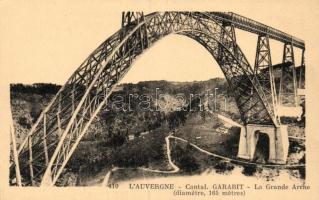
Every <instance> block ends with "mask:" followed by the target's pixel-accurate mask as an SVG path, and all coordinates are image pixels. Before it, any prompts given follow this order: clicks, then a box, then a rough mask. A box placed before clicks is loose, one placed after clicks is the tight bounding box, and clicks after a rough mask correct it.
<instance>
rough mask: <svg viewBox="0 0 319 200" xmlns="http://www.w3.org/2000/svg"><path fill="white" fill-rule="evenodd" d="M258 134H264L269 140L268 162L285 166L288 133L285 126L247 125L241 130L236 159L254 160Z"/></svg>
mask: <svg viewBox="0 0 319 200" xmlns="http://www.w3.org/2000/svg"><path fill="white" fill-rule="evenodd" d="M260 133H264V134H266V135H267V136H268V138H269V148H268V149H269V158H268V162H270V163H276V164H286V161H287V156H288V148H289V141H288V132H287V126H285V125H281V126H280V127H275V126H273V125H258V124H248V125H247V126H244V127H242V128H241V132H240V140H239V149H238V155H237V156H238V157H239V158H243V159H247V160H253V159H254V158H255V152H256V145H257V142H258V138H259V135H260Z"/></svg>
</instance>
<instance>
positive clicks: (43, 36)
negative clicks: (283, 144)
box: [0, 0, 318, 84]
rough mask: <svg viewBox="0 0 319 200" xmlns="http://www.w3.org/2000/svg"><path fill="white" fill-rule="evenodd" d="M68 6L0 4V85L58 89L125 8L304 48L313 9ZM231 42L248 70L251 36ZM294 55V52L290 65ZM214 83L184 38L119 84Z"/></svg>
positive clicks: (215, 72)
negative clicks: (255, 29) (284, 37)
mask: <svg viewBox="0 0 319 200" xmlns="http://www.w3.org/2000/svg"><path fill="white" fill-rule="evenodd" d="M75 2H76V1H68V2H65V1H45V2H44V1H38V0H35V1H32V3H31V2H28V1H24V2H19V4H17V2H16V1H0V9H1V11H2V12H1V14H0V15H1V17H0V23H1V27H2V29H1V30H0V36H2V38H1V43H0V66H1V71H0V74H2V76H3V77H2V78H1V81H7V82H10V83H16V82H19V83H35V82H52V83H58V84H63V83H65V82H66V80H67V79H68V78H69V77H70V76H71V74H72V73H73V72H74V71H75V69H76V68H77V67H78V66H79V65H80V64H81V63H82V62H83V61H84V60H85V58H86V57H87V56H88V55H89V54H90V53H91V52H92V51H93V50H94V49H95V48H96V47H97V46H98V45H99V44H100V43H102V42H103V41H104V40H105V39H107V38H108V37H109V36H110V35H112V34H113V33H114V32H115V31H117V30H118V29H119V28H120V24H121V12H122V11H123V10H128V9H130V8H132V9H131V10H134V9H135V10H145V11H144V13H145V14H147V13H150V12H153V11H156V10H209V11H233V12H235V13H238V14H241V15H243V16H246V17H248V18H252V19H255V20H257V21H259V22H262V23H264V24H267V25H270V26H273V27H275V28H278V29H280V30H282V31H284V32H287V33H289V34H291V35H294V36H296V37H299V38H301V39H304V40H305V41H306V45H308V44H307V37H309V36H313V35H309V33H310V32H309V33H308V32H307V34H305V29H306V28H309V27H307V24H306V22H307V20H309V19H307V18H306V17H307V16H305V12H311V9H312V7H311V6H310V5H309V4H305V3H304V1H296V2H298V3H295V4H291V3H290V4H287V3H283V2H282V3H279V2H278V3H277V2H276V1H268V3H267V4H266V3H263V2H262V1H254V3H252V2H250V1H242V3H241V4H240V6H238V4H230V3H229V4H228V3H227V4H225V3H224V4H220V3H216V4H213V3H208V1H203V2H204V3H203V4H199V5H198V8H196V7H194V6H192V5H193V4H190V3H184V4H172V3H170V2H169V1H163V2H164V3H162V4H159V3H155V2H154V1H144V4H129V3H128V2H126V5H125V4H121V1H119V3H110V2H109V1H97V0H93V1H81V2H78V1H77V2H78V3H75ZM142 2H143V1H142ZM145 2H146V3H145ZM176 2H177V1H176ZM210 2H221V1H210ZM230 2H231V1H230ZM245 2H247V3H245ZM123 5H125V6H123ZM207 5H208V6H207ZM236 34H237V41H238V43H239V45H240V47H241V49H242V51H243V52H244V53H245V55H246V57H247V58H248V60H249V62H250V64H251V65H253V64H254V59H255V49H256V41H257V36H256V35H254V34H251V33H247V32H244V31H240V30H238V29H237V30H236ZM316 40H317V41H318V39H316ZM270 45H271V50H272V61H273V64H276V63H279V62H281V60H282V51H283V44H282V43H279V42H276V41H271V43H270ZM306 53H307V52H306ZM300 54H301V53H300V52H299V51H298V50H297V49H296V63H297V64H298V63H300ZM214 77H223V74H222V72H221V70H220V68H219V67H218V65H217V63H216V61H215V60H214V59H213V58H212V57H211V56H210V54H209V53H208V52H207V51H206V50H205V49H204V48H203V47H202V46H200V45H199V44H198V43H197V42H196V41H194V40H192V39H190V38H187V37H185V36H179V35H170V36H168V37H166V38H164V39H161V40H160V41H159V42H158V43H157V44H156V45H154V46H153V47H152V48H151V49H149V50H148V51H147V52H145V53H144V54H143V55H142V56H140V57H139V58H138V59H137V60H136V61H135V62H134V64H133V66H132V68H131V70H130V71H129V72H128V74H127V75H126V76H125V77H124V79H123V80H122V82H134V83H135V82H138V81H144V80H163V79H165V80H170V81H193V80H207V79H210V78H214Z"/></svg>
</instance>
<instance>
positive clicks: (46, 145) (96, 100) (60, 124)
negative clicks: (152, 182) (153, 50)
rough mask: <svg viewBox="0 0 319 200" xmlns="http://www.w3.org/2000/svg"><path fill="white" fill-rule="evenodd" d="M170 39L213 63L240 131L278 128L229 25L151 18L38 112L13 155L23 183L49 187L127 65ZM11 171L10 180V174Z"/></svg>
mask: <svg viewBox="0 0 319 200" xmlns="http://www.w3.org/2000/svg"><path fill="white" fill-rule="evenodd" d="M174 33H175V34H180V35H185V36H187V37H190V38H192V39H194V40H196V41H197V42H199V43H200V44H202V45H203V46H204V47H205V48H206V49H207V50H208V51H209V52H210V54H211V55H212V56H213V57H214V58H215V59H216V61H217V63H218V64H219V66H220V68H221V69H222V71H223V73H224V75H225V77H226V79H227V81H228V83H229V86H230V88H231V90H232V91H233V94H234V97H235V100H236V103H237V106H238V109H239V111H240V114H241V119H242V122H243V124H244V125H247V124H268V125H274V126H277V125H278V122H277V119H276V117H275V116H274V112H273V106H272V104H271V102H270V101H269V98H267V97H266V95H265V93H264V91H263V88H262V86H261V85H260V83H259V81H258V79H256V78H254V72H253V69H252V68H251V66H250V65H249V63H248V61H247V59H246V57H245V56H244V54H243V52H242V51H241V49H240V48H239V47H238V45H237V43H236V40H235V37H234V35H235V34H234V29H233V28H232V27H231V26H229V24H226V23H221V22H220V21H217V20H215V19H213V18H212V17H210V16H209V15H208V14H205V13H198V12H164V13H152V14H149V15H147V16H145V17H143V16H140V17H137V18H135V19H131V20H130V21H129V23H127V24H123V27H122V28H121V29H120V30H119V31H118V32H116V33H115V34H113V35H112V36H111V37H109V38H108V39H107V40H106V41H105V42H103V43H102V44H101V45H100V46H99V47H98V48H97V49H96V50H95V51H94V52H93V53H92V54H91V55H90V56H89V57H88V58H87V59H86V60H85V61H84V62H83V63H82V64H81V66H80V67H79V68H78V69H77V70H76V71H75V72H74V73H73V75H72V76H71V77H70V78H69V80H68V81H67V82H66V83H65V85H64V86H63V87H62V88H61V89H60V91H59V92H58V94H57V95H56V96H55V97H54V98H53V100H52V101H51V103H50V104H49V105H48V106H47V107H46V108H45V109H44V111H43V112H42V114H41V115H40V117H39V118H38V120H37V121H36V123H35V124H34V126H33V127H32V129H31V131H30V133H29V134H28V136H27V137H26V139H25V140H24V142H23V143H22V144H21V145H20V146H19V149H18V154H19V155H18V156H19V157H18V158H19V165H20V171H21V174H22V177H23V179H24V180H23V181H24V182H25V183H26V184H29V185H38V184H40V183H41V185H54V184H55V183H56V182H57V180H58V178H59V176H60V175H61V174H62V173H63V169H64V167H65V166H66V164H67V162H68V160H69V159H70V157H71V155H72V153H73V152H74V150H75V149H76V147H77V145H78V143H79V141H80V140H81V138H82V137H83V135H84V134H85V133H86V132H87V130H88V128H89V126H90V124H91V123H92V121H93V120H94V118H95V116H96V115H97V114H98V112H99V111H100V109H101V108H102V107H103V105H104V104H105V103H106V101H107V97H108V96H109V95H110V94H111V92H112V90H113V88H114V86H115V85H116V84H117V83H118V82H119V81H120V80H121V78H122V77H123V76H124V75H125V74H126V73H127V71H128V70H129V69H130V67H131V65H132V62H133V61H134V60H135V59H136V57H137V56H139V55H141V54H142V53H143V52H144V50H146V49H147V48H149V47H151V46H152V45H153V44H154V43H155V42H156V41H158V40H160V39H161V38H163V37H165V36H166V35H169V34H174ZM13 166H14V163H12V165H11V172H10V174H11V177H13V176H14V173H15V172H14V167H13Z"/></svg>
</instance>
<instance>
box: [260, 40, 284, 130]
mask: <svg viewBox="0 0 319 200" xmlns="http://www.w3.org/2000/svg"><path fill="white" fill-rule="evenodd" d="M254 74H255V77H256V79H258V81H259V83H260V85H261V87H262V89H263V91H264V93H265V95H266V98H267V101H268V102H271V103H272V106H271V109H272V113H273V115H274V116H273V117H274V118H275V119H276V124H277V125H279V124H280V120H279V117H278V115H277V105H278V104H277V92H276V86H275V78H274V70H273V66H272V62H271V51H270V45H269V37H268V35H259V36H258V40H257V48H256V57H255V68H254Z"/></svg>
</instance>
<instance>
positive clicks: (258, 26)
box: [209, 12, 305, 49]
mask: <svg viewBox="0 0 319 200" xmlns="http://www.w3.org/2000/svg"><path fill="white" fill-rule="evenodd" d="M209 14H210V15H211V16H212V17H214V18H216V19H218V20H221V21H223V22H230V23H232V24H233V25H234V26H235V27H236V28H239V29H242V30H245V31H249V32H252V33H256V34H258V35H262V34H264V35H268V36H269V37H270V38H272V39H275V40H278V41H281V42H284V43H292V44H293V45H294V46H295V47H298V48H301V49H304V48H305V42H304V41H303V40H301V39H299V38H296V37H294V36H292V35H290V34H287V33H285V32H282V31H280V30H278V29H275V28H272V27H270V26H267V25H265V24H262V23H260V22H257V21H255V20H252V19H249V18H247V17H244V16H241V15H238V14H236V13H232V12H210V13H209Z"/></svg>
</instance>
